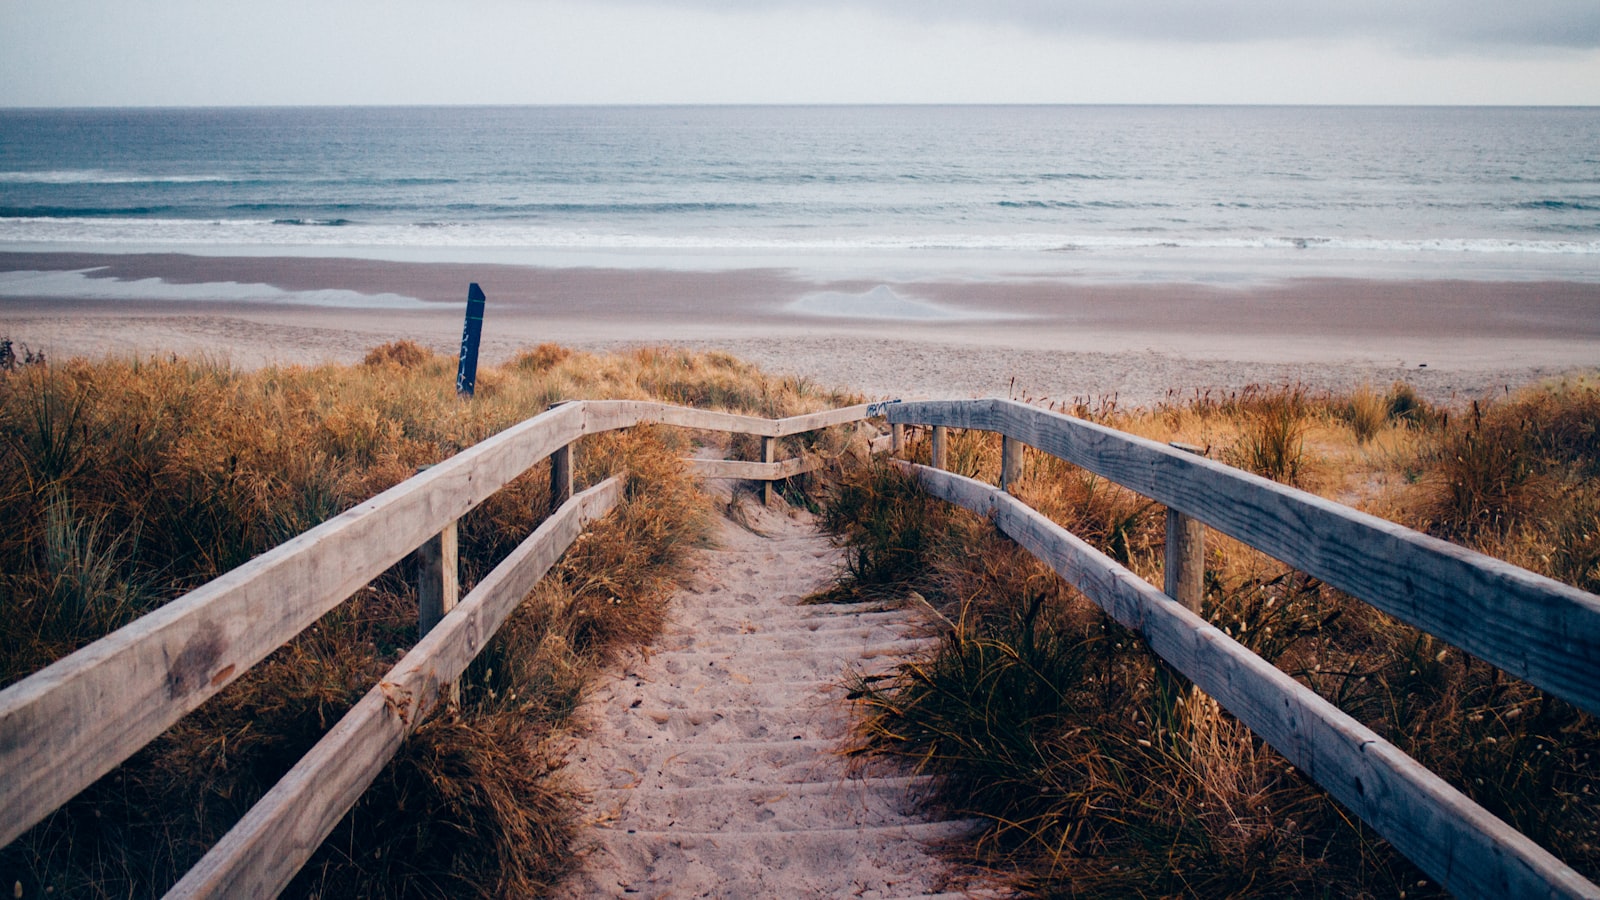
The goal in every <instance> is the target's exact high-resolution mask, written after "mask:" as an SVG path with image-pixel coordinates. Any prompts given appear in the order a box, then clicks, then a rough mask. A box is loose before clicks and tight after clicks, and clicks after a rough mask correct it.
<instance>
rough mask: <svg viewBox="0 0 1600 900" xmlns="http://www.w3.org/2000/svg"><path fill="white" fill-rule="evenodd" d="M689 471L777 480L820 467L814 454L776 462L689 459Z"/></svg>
mask: <svg viewBox="0 0 1600 900" xmlns="http://www.w3.org/2000/svg"><path fill="white" fill-rule="evenodd" d="M685 462H687V463H688V464H689V471H691V472H693V473H694V474H695V475H698V476H699V477H701V478H730V479H738V480H740V481H777V480H780V479H784V478H793V477H794V476H796V475H799V474H801V473H803V472H810V471H813V470H815V469H820V468H822V460H821V459H819V458H817V457H815V456H796V457H794V458H792V459H785V460H779V461H778V462H771V463H764V462H750V461H747V460H742V459H689V460H685Z"/></svg>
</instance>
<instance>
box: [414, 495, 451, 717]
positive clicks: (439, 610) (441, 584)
mask: <svg viewBox="0 0 1600 900" xmlns="http://www.w3.org/2000/svg"><path fill="white" fill-rule="evenodd" d="M460 571H461V570H460V552H459V547H458V544H457V538H456V523H455V522H451V523H450V524H449V525H446V526H445V529H444V530H443V531H441V532H439V533H438V534H436V535H434V536H433V537H431V538H429V539H428V540H427V542H426V543H424V544H423V545H422V546H421V547H418V548H417V637H418V639H421V638H422V636H423V635H425V634H427V633H428V632H430V631H432V630H433V626H435V625H437V624H439V620H441V619H443V618H444V617H445V614H447V613H449V612H450V610H452V609H455V606H456V601H457V600H459V599H460V598H461V574H460ZM449 693H450V704H451V705H452V706H454V705H455V704H457V703H459V702H460V701H461V685H460V683H459V682H455V681H452V682H451V683H450V691H449Z"/></svg>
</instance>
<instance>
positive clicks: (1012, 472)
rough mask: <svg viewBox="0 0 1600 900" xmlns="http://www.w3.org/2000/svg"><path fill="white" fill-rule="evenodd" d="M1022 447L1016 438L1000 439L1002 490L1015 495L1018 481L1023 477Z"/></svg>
mask: <svg viewBox="0 0 1600 900" xmlns="http://www.w3.org/2000/svg"><path fill="white" fill-rule="evenodd" d="M1022 447H1023V444H1022V442H1021V441H1019V440H1017V439H1016V438H1011V437H1005V436H1001V438H1000V490H1002V491H1005V492H1006V493H1008V494H1010V493H1015V491H1016V486H1017V479H1018V478H1021V477H1022Z"/></svg>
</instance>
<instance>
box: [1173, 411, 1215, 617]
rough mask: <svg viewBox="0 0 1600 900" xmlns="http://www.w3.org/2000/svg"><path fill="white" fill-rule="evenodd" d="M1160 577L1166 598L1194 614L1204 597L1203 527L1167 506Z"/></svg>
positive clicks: (1186, 446)
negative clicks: (1165, 549) (1164, 542)
mask: <svg viewBox="0 0 1600 900" xmlns="http://www.w3.org/2000/svg"><path fill="white" fill-rule="evenodd" d="M1169 446H1171V447H1174V448H1176V449H1178V450H1183V451H1186V452H1188V453H1194V454H1198V455H1201V456H1204V455H1205V451H1204V450H1201V449H1200V448H1199V447H1195V446H1192V445H1189V444H1181V443H1178V442H1176V441H1174V442H1172V443H1171V444H1170V445H1169ZM1163 569H1164V571H1163V572H1162V576H1163V578H1162V580H1163V581H1164V582H1165V588H1166V593H1167V596H1168V597H1171V598H1172V599H1174V600H1176V601H1178V602H1179V603H1181V604H1183V605H1184V606H1185V607H1187V608H1188V609H1190V610H1193V611H1194V612H1195V613H1196V614H1197V615H1198V614H1199V612H1200V604H1201V602H1202V601H1204V600H1205V596H1206V526H1205V523H1204V522H1200V521H1197V520H1195V519H1191V518H1189V517H1188V516H1186V515H1184V514H1183V513H1181V512H1178V511H1177V510H1175V509H1172V508H1170V507H1169V508H1168V509H1167V553H1166V562H1165V565H1164V566H1163Z"/></svg>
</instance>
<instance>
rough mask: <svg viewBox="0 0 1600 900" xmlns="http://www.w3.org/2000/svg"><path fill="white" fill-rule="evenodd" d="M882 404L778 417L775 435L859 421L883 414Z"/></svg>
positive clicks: (781, 435)
mask: <svg viewBox="0 0 1600 900" xmlns="http://www.w3.org/2000/svg"><path fill="white" fill-rule="evenodd" d="M883 406H884V405H883V404H882V403H862V404H860V405H858V406H845V407H841V408H839V409H829V410H824V411H822V412H816V413H807V414H805V415H803V416H790V417H788V418H787V419H779V420H778V428H777V432H778V433H777V436H778V437H783V436H785V435H790V434H803V433H805V432H807V431H816V430H817V429H819V428H829V427H832V426H834V425H848V424H850V423H851V422H860V421H863V420H865V419H869V418H873V417H874V416H881V415H883V411H882V410H883Z"/></svg>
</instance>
